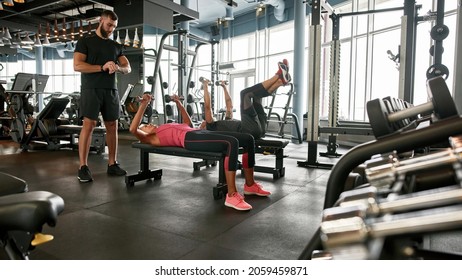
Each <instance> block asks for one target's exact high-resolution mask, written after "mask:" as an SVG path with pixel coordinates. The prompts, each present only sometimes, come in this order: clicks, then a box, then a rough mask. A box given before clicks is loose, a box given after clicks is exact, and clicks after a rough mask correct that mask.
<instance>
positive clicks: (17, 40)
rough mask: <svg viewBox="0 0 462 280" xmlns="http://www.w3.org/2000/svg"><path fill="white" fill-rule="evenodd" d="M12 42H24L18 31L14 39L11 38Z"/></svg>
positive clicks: (16, 43)
mask: <svg viewBox="0 0 462 280" xmlns="http://www.w3.org/2000/svg"><path fill="white" fill-rule="evenodd" d="M11 43H12V44H13V45H20V44H21V43H22V41H21V37H19V33H16V34H15V35H14V37H13V39H11Z"/></svg>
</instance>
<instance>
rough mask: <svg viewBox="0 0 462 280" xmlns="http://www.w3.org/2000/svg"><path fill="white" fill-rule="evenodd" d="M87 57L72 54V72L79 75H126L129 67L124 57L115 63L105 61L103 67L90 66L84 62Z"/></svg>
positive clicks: (129, 69)
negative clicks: (104, 72) (98, 73)
mask: <svg viewBox="0 0 462 280" xmlns="http://www.w3.org/2000/svg"><path fill="white" fill-rule="evenodd" d="M86 59H87V55H86V54H83V53H79V52H74V71H76V72H80V73H97V72H103V71H107V72H109V74H113V73H115V72H118V73H122V74H128V73H130V72H131V71H132V70H131V67H130V62H129V61H128V59H127V58H126V57H125V56H120V57H119V59H118V61H117V63H115V62H114V61H107V62H106V63H104V64H103V65H96V64H90V63H88V62H86Z"/></svg>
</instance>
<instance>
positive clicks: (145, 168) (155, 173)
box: [125, 150, 162, 188]
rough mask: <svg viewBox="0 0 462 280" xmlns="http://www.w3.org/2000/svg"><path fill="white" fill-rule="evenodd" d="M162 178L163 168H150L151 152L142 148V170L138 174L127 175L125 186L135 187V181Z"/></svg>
mask: <svg viewBox="0 0 462 280" xmlns="http://www.w3.org/2000/svg"><path fill="white" fill-rule="evenodd" d="M152 178H154V180H160V179H161V178H162V169H154V170H150V169H149V153H148V152H145V151H143V150H140V171H138V174H133V175H126V176H125V186H126V187H127V188H128V187H133V186H134V185H135V182H138V181H142V180H150V179H152Z"/></svg>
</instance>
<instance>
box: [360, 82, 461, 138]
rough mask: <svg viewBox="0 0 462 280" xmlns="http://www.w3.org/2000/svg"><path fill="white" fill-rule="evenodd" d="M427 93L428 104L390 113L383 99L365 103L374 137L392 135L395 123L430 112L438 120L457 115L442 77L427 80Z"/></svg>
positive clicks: (395, 126)
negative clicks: (429, 99)
mask: <svg viewBox="0 0 462 280" xmlns="http://www.w3.org/2000/svg"><path fill="white" fill-rule="evenodd" d="M427 93H428V95H429V97H430V98H431V101H430V102H426V103H423V104H421V105H416V106H412V107H409V108H404V109H402V110H398V111H396V112H393V111H390V110H389V109H390V106H389V105H388V104H387V101H384V100H383V99H374V100H371V101H369V102H367V104H366V105H367V114H368V117H369V122H370V124H371V128H372V131H373V132H374V135H375V137H376V138H379V137H383V136H386V135H389V134H392V133H394V132H395V131H396V128H397V125H396V123H397V122H399V121H402V120H405V119H408V118H415V117H417V116H418V115H420V114H425V113H430V112H432V113H433V115H434V116H435V117H436V118H437V119H439V120H441V119H445V118H448V117H453V116H457V115H458V114H459V113H458V112H457V108H456V105H455V103H454V100H453V98H452V96H451V93H450V92H449V89H448V87H447V85H446V82H445V81H444V78H443V77H441V76H438V77H434V78H431V79H429V80H428V81H427Z"/></svg>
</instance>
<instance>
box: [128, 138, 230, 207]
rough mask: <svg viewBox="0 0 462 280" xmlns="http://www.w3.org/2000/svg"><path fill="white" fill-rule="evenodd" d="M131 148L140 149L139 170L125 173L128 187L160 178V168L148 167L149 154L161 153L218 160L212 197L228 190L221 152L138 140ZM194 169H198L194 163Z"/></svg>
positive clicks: (218, 196) (222, 194)
mask: <svg viewBox="0 0 462 280" xmlns="http://www.w3.org/2000/svg"><path fill="white" fill-rule="evenodd" d="M132 147H133V148H136V149H139V150H140V170H139V171H138V174H133V175H126V176H125V184H126V186H127V188H128V187H133V186H134V184H135V182H138V181H142V180H150V179H152V178H154V180H159V179H161V178H162V169H153V170H151V169H149V154H151V153H153V154H162V155H169V156H177V157H189V158H200V159H202V160H203V161H214V162H215V161H218V162H219V174H218V184H217V185H216V186H215V187H213V198H214V199H220V198H222V197H224V195H225V194H226V193H227V191H228V186H227V184H226V178H225V169H224V159H225V155H224V154H223V153H217V152H197V151H190V150H186V149H184V148H180V147H156V146H153V145H149V144H143V143H140V142H135V143H133V144H132ZM194 170H198V169H197V168H196V165H195V166H194Z"/></svg>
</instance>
